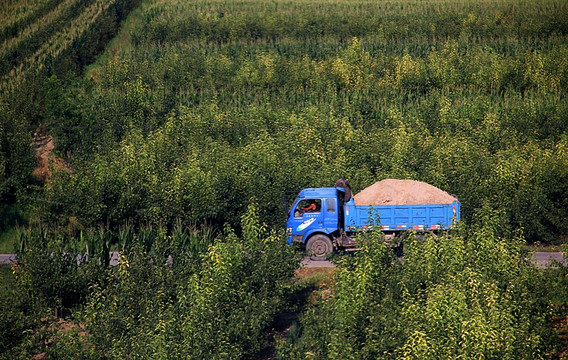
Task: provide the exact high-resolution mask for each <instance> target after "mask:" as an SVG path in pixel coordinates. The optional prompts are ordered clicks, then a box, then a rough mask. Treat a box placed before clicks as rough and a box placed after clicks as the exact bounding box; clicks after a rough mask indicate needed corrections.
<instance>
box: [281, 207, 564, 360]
mask: <svg viewBox="0 0 568 360" xmlns="http://www.w3.org/2000/svg"><path fill="white" fill-rule="evenodd" d="M480 216H481V218H482V219H481V222H482V223H483V225H482V226H481V227H479V228H477V229H473V228H467V229H460V231H458V232H452V233H451V234H445V235H443V236H438V237H433V236H429V235H427V236H426V237H425V238H424V239H422V238H420V239H418V237H417V238H415V237H414V236H410V237H408V238H406V239H405V240H406V243H405V245H406V246H405V256H404V260H401V259H399V258H397V257H396V256H394V255H393V253H392V250H390V249H389V248H388V247H386V246H385V243H384V239H383V238H382V236H380V235H379V234H378V233H368V234H364V235H363V236H362V238H361V239H359V241H360V243H361V245H362V246H361V251H360V252H359V253H357V254H356V255H354V256H353V257H343V258H342V259H341V261H340V265H339V268H338V271H337V273H336V276H335V277H334V280H335V282H334V287H333V288H332V290H331V293H330V292H327V293H325V296H323V293H322V294H320V295H319V296H317V297H316V299H317V301H315V303H314V305H313V306H312V307H310V308H309V309H308V310H307V311H306V312H305V313H304V314H302V317H301V318H300V323H299V324H298V325H297V327H296V330H295V331H294V336H292V337H289V338H288V339H286V340H282V341H280V343H279V346H278V348H279V356H280V358H282V359H305V358H315V359H377V358H385V359H456V358H468V359H470V358H489V359H496V358H504V359H544V358H563V357H562V356H563V355H562V351H563V350H562V349H563V346H565V344H564V345H563V344H562V341H559V339H558V338H556V336H555V333H554V325H553V324H554V322H553V321H552V319H553V318H554V317H555V316H557V314H558V313H559V312H560V313H562V310H561V308H560V307H559V306H558V303H559V301H560V303H562V301H565V300H566V290H565V289H566V287H565V286H566V267H564V268H562V269H561V270H547V271H544V272H543V270H540V269H537V268H535V267H534V266H531V265H530V264H529V259H528V258H527V254H526V253H525V252H524V251H523V250H522V244H523V241H520V242H519V241H518V239H517V241H511V240H510V239H505V238H501V237H499V236H498V234H497V232H496V230H497V231H498V227H499V222H500V219H499V216H496V214H495V213H493V212H492V211H491V210H488V209H486V211H484V213H483V214H480ZM463 230H465V231H463ZM545 284H550V285H552V286H548V285H545ZM560 299H563V300H560ZM554 304H556V305H554Z"/></svg>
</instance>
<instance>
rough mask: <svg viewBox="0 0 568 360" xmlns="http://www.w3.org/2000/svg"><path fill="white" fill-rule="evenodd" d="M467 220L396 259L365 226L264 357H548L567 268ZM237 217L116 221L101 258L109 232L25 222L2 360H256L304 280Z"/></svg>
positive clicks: (411, 237) (6, 301)
mask: <svg viewBox="0 0 568 360" xmlns="http://www.w3.org/2000/svg"><path fill="white" fill-rule="evenodd" d="M478 216H479V217H480V218H479V223H480V224H481V225H480V226H479V227H475V228H473V227H465V226H462V227H461V228H460V229H459V230H453V231H452V232H451V233H449V234H439V236H437V237H434V236H430V235H426V236H425V237H422V236H420V237H415V234H408V236H407V237H406V238H405V239H404V241H405V242H404V244H405V253H404V259H402V258H398V257H397V256H396V255H395V253H394V252H393V249H392V248H389V247H387V246H386V245H385V242H384V239H383V237H382V235H381V234H380V233H378V232H367V233H362V234H361V235H360V237H359V238H358V241H359V243H360V246H361V250H360V251H358V252H357V253H355V254H353V255H345V256H343V257H341V258H339V259H336V261H337V262H338V268H337V271H335V275H334V276H333V279H332V281H331V284H332V285H331V287H330V288H329V289H327V290H322V291H320V292H314V293H313V294H312V295H311V296H310V299H311V301H310V302H309V303H308V304H306V309H305V311H304V312H303V314H301V315H300V318H299V320H298V322H297V323H295V324H293V325H292V327H291V330H290V332H289V333H288V336H286V337H278V336H277V337H276V339H277V340H276V350H275V356H276V358H281V359H305V358H314V359H376V358H388V359H432V358H437V359H455V358H461V357H463V358H507V359H545V358H552V359H554V358H559V359H561V358H562V352H563V351H565V347H566V344H563V343H562V336H560V335H559V334H561V332H562V331H564V330H565V327H563V326H565V324H564V325H562V324H563V319H565V316H566V314H565V308H563V306H564V305H565V304H566V301H567V300H568V292H567V289H568V283H567V281H568V276H567V269H568V268H567V267H560V268H556V269H554V268H550V269H539V268H536V267H535V266H533V265H532V264H531V261H530V258H529V257H528V254H527V253H526V251H524V250H523V247H522V245H523V243H524V241H523V239H522V238H516V239H514V240H511V239H507V238H503V237H501V236H499V232H500V221H501V219H500V216H499V214H498V213H496V212H495V211H493V210H491V209H489V208H485V209H484V210H483V211H482V212H480V213H479V215H478ZM241 224H242V234H243V235H242V237H238V236H237V235H236V234H235V232H234V231H233V230H232V229H231V228H230V227H226V228H225V230H224V232H223V233H222V234H220V235H218V236H214V235H213V234H212V233H211V232H203V231H198V230H196V229H189V228H186V227H184V226H182V225H181V223H178V224H177V225H176V226H175V227H174V228H173V229H172V230H167V229H166V228H164V227H161V228H160V227H158V228H152V227H149V226H145V227H141V228H140V229H139V230H135V228H134V227H122V228H121V229H120V232H119V234H117V235H116V236H118V237H119V238H120V239H121V249H122V250H121V251H120V255H119V259H118V263H117V265H116V266H110V267H109V266H108V264H109V263H108V258H106V259H105V257H106V256H108V248H107V246H108V245H109V244H110V240H111V237H112V236H111V234H110V233H109V231H108V230H107V229H101V230H96V231H92V230H91V231H88V230H84V231H76V230H74V229H68V231H67V232H61V231H57V230H55V229H46V228H45V227H43V228H39V230H37V229H36V230H30V229H28V230H26V231H24V232H23V233H22V234H21V239H22V246H21V249H20V251H19V252H18V264H17V265H16V264H14V265H13V271H14V280H13V290H10V291H5V290H2V291H0V300H2V301H0V309H1V310H2V314H3V316H2V319H0V340H1V341H0V359H29V358H31V357H33V356H34V355H38V356H44V357H47V358H58V359H76V358H78V357H80V358H83V359H124V358H128V359H130V358H136V359H139V358H144V359H146V358H148V359H171V358H185V357H190V358H208V359H237V358H262V357H261V356H260V355H259V354H260V353H262V352H261V350H263V349H265V347H266V346H267V345H269V343H267V340H268V339H269V337H267V334H269V333H272V332H273V330H272V327H273V326H274V320H275V318H276V317H277V316H278V315H279V314H280V313H281V312H285V311H289V310H290V309H292V308H293V306H297V304H298V300H297V299H296V297H297V296H301V294H303V293H306V292H307V291H310V287H309V284H307V285H308V287H307V288H305V287H304V286H306V285H302V283H300V282H298V279H294V278H293V275H294V270H295V269H296V267H297V264H298V262H299V256H298V255H299V253H298V252H296V251H295V250H294V249H293V248H291V247H290V246H288V245H287V244H286V242H285V240H284V238H283V237H282V236H280V235H277V234H276V233H274V232H270V231H267V226H266V224H262V223H260V222H259V218H258V215H257V207H256V205H254V202H253V203H252V204H251V206H249V207H248V209H247V212H246V213H245V215H243V217H242V218H241ZM519 234H520V232H519ZM565 255H568V253H565ZM312 290H313V289H312ZM293 304H296V305H293ZM296 310H297V308H296ZM559 315H561V316H559ZM564 321H565V320H564ZM39 354H43V355H39Z"/></svg>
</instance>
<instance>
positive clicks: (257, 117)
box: [0, 0, 568, 243]
mask: <svg viewBox="0 0 568 360" xmlns="http://www.w3.org/2000/svg"><path fill="white" fill-rule="evenodd" d="M99 2H100V1H91V2H88V1H80V0H77V1H75V2H71V1H68V2H61V3H60V4H57V6H55V4H52V2H46V3H45V4H43V5H40V4H39V3H38V4H37V5H36V6H37V9H36V11H35V12H34V11H31V10H28V11H27V15H26V14H22V15H21V20H19V21H16V20H14V22H9V23H7V25H6V26H7V27H6V29H5V30H3V32H2V34H4V35H3V36H4V38H6V40H5V42H6V44H8V45H7V46H5V47H3V49H2V59H3V60H2V61H4V63H7V64H10V65H11V66H12V67H13V68H12V70H11V72H10V73H9V74H6V76H7V77H6V80H5V83H4V84H5V85H6V88H5V89H11V91H8V92H7V94H4V96H3V100H2V103H1V104H2V105H1V106H2V108H3V109H4V110H3V111H2V116H3V120H2V124H4V125H3V127H2V129H1V134H2V147H1V149H2V152H3V155H4V156H3V157H2V159H3V160H2V167H1V168H0V169H2V174H3V179H4V180H3V184H2V188H1V191H2V193H3V194H4V195H3V197H4V198H6V197H7V196H8V195H6V194H7V193H19V194H22V195H27V196H30V195H31V196H32V197H36V198H41V199H43V200H47V201H49V202H47V201H41V202H39V201H38V202H36V203H35V205H36V206H37V207H38V208H39V213H41V217H42V218H45V219H48V220H50V221H53V220H56V221H58V222H60V223H62V224H66V223H68V222H69V219H72V222H76V223H78V224H80V226H87V227H88V226H94V225H98V224H104V225H105V226H110V227H112V228H115V227H117V226H119V225H120V224H122V223H124V222H126V221H130V222H135V223H139V222H150V223H162V224H173V223H174V222H175V221H176V219H177V218H180V219H181V220H182V221H183V222H184V223H187V224H191V223H200V222H202V221H203V220H206V221H208V222H209V223H211V224H214V225H215V224H217V225H222V224H223V223H224V222H229V223H231V224H233V225H238V218H239V216H240V215H239V214H242V212H243V210H244V208H245V206H246V204H247V203H248V200H249V199H250V198H252V197H254V198H256V199H258V201H259V204H260V209H261V214H262V217H263V220H265V221H267V222H268V223H269V224H272V225H278V226H281V224H282V221H283V218H284V216H285V214H283V211H282V208H281V206H280V198H281V194H282V193H283V192H284V191H289V190H298V189H300V188H302V187H307V186H311V187H315V186H328V185H330V184H333V182H334V180H335V179H337V178H340V177H343V178H347V179H349V180H350V182H351V184H352V186H353V187H354V190H360V189H363V188H364V187H366V186H368V185H370V184H372V183H373V182H375V181H376V180H379V179H382V178H404V179H416V180H421V181H425V182H428V183H431V184H433V185H435V186H437V187H440V188H441V189H443V190H445V191H448V192H449V193H451V194H455V195H457V196H458V198H459V199H460V201H461V202H462V204H463V217H464V219H465V221H468V222H469V221H471V220H472V219H473V217H474V214H475V212H476V211H477V209H479V208H481V207H483V206H486V207H490V208H491V209H494V210H498V211H499V212H500V214H501V216H502V224H503V231H504V232H509V231H511V230H512V229H517V228H521V229H522V230H523V232H524V234H525V236H526V237H527V239H529V241H540V242H546V243H558V242H562V241H564V239H565V235H566V233H567V230H568V229H567V227H568V225H567V224H568V221H566V219H567V211H568V210H567V209H568V204H567V203H566V202H567V199H568V185H567V184H568V181H567V180H568V163H567V162H568V160H567V159H568V156H567V154H568V147H567V146H568V138H567V136H566V131H567V124H568V102H567V97H566V89H568V63H567V60H566V59H568V46H567V45H566V44H567V42H566V37H567V32H568V19H567V17H566V16H564V15H565V14H566V13H568V5H567V4H566V2H564V1H555V0H542V1H538V2H536V3H532V2H531V3H528V2H518V1H500V2H494V1H481V2H475V3H473V2H469V1H459V2H455V1H427V2H415V1H409V0H401V1H396V2H386V3H384V2H372V1H355V2H345V1H335V0H334V1H325V2H311V1H304V0H298V1H292V2H281V1H274V2H270V3H265V2H256V1H246V2H226V1H215V0H207V1H197V2H184V1H175V0H172V1H165V2H156V3H152V2H148V3H145V4H143V6H142V7H141V9H140V10H141V11H139V12H137V13H136V16H135V17H133V18H132V19H131V21H130V22H129V23H128V26H127V27H125V30H123V31H126V32H127V33H122V34H120V36H121V38H122V39H129V40H127V41H124V40H123V44H128V45H124V46H123V47H119V46H114V47H112V48H110V49H109V54H107V57H106V59H107V61H106V62H105V63H102V64H100V65H99V66H97V67H95V68H93V69H91V70H90V71H89V72H88V73H87V75H86V76H85V77H83V78H82V77H78V76H75V75H73V74H74V73H72V72H69V70H73V71H79V70H80V69H82V68H83V67H82V66H83V65H84V64H86V63H89V62H90V61H91V60H92V56H87V55H85V56H82V54H83V53H84V48H85V47H87V48H88V47H89V46H94V47H96V48H100V46H97V44H100V43H101V42H104V41H106V39H108V36H107V34H109V33H110V31H109V30H108V29H112V28H113V26H112V25H107V23H108V22H109V21H110V22H111V23H112V21H114V20H113V19H115V18H114V17H113V16H115V15H113V16H110V15H109V16H110V17H109V18H108V21H102V20H101V21H96V20H93V22H92V23H91V22H89V21H87V22H86V21H83V20H82V17H81V16H86V17H88V18H89V19H94V18H93V17H92V16H91V15H87V14H90V13H89V11H91V10H90V9H95V8H96V9H98V10H97V11H99V12H101V14H104V11H106V10H105V9H113V10H112V11H111V10H108V11H111V13H112V14H120V12H121V11H122V10H121V9H123V8H129V7H130V6H132V5H133V3H129V4H126V3H124V2H121V1H118V0H117V1H115V2H108V1H106V2H105V1H103V2H102V3H101V4H99ZM83 3H84V4H83ZM103 5H104V6H103ZM51 7H53V10H52V11H50V12H48V9H49V8H51ZM73 7H76V8H81V9H82V12H80V15H79V16H77V17H72V14H74V12H73V11H72V10H71V9H72V8H73ZM66 9H67V10H66ZM5 11H6V12H8V10H5ZM12 11H16V10H12ZM93 11H94V10H93ZM44 13H45V15H44V16H43V18H42V19H45V20H44V21H36V22H33V18H34V15H33V14H37V15H36V16H37V17H38V18H39V17H40V16H41V15H43V14H44ZM81 14H82V15H81ZM4 16H8V14H6V15H4ZM101 16H103V15H101ZM50 19H53V20H50ZM58 19H59V20H58ZM48 20H49V21H48ZM62 22H63V23H64V24H65V26H63V25H62ZM28 23H29V25H28V26H27V27H24V25H25V24H28ZM18 24H21V25H20V27H21V28H22V29H21V30H20V31H16V30H11V29H12V28H13V27H16V28H17V27H18ZM68 24H75V25H73V26H72V27H71V28H69V29H68V28H67V25H68ZM91 24H92V25H91ZM10 26H11V27H10ZM58 26H59V27H58ZM107 26H108V28H107ZM63 28H65V29H66V30H65V31H63V30H62V29H63ZM62 31H63V32H62ZM48 34H53V35H52V36H55V37H56V38H57V41H51V40H49V38H48V37H47V35H48ZM67 37H69V39H70V40H69V41H67V40H66V39H67ZM33 39H36V40H37V41H40V40H43V41H44V42H40V43H37V46H36V45H34V44H36V42H37V41H35V40H34V41H32V40H33ZM73 39H75V40H73ZM93 39H96V40H93ZM83 40H86V42H84V41H83ZM26 44H27V45H26ZM20 47H22V49H25V51H22V50H20ZM122 48H124V49H128V50H123V51H122V50H121V49H122ZM66 49H70V50H69V51H67V50H66ZM66 51H67V52H66ZM85 51H86V54H93V53H94V52H93V51H90V50H88V49H87V50H85ZM34 61H35V62H34ZM68 63H70V64H71V65H69V66H64V65H63V64H68ZM34 64H35V65H34ZM55 65H57V66H55ZM2 68H3V69H8V68H9V67H2ZM28 68H29V69H35V70H33V71H31V74H34V75H30V76H31V78H32V80H28V81H31V82H32V85H33V86H32V87H31V88H30V86H28V84H27V83H25V82H24V83H22V82H21V81H20V80H18V79H20V78H19V76H20V74H25V73H26V71H27V69H28ZM79 72H80V71H79ZM79 72H76V73H77V74H78V73H79ZM22 76H23V75H22ZM3 86H4V85H3ZM13 87H15V88H16V89H15V90H12V89H13ZM3 88H4V87H3ZM36 131H37V132H43V133H45V135H49V136H52V137H53V139H54V143H55V150H54V155H53V156H54V157H59V158H61V159H63V160H64V161H65V162H66V163H67V164H68V169H66V167H65V166H59V167H57V166H53V169H52V172H53V174H52V176H51V177H50V180H49V182H48V183H47V184H44V185H41V184H37V182H34V180H33V179H30V178H29V175H28V174H29V173H30V172H31V168H32V167H33V166H34V163H33V159H32V156H31V150H30V149H29V142H30V139H31V135H32V134H33V133H34V132H36ZM58 169H59V171H58ZM34 184H35V185H34ZM32 185H33V186H32ZM37 185H39V186H37ZM33 189H37V190H33ZM22 199H23V198H22ZM22 201H25V200H22ZM28 202H29V201H28Z"/></svg>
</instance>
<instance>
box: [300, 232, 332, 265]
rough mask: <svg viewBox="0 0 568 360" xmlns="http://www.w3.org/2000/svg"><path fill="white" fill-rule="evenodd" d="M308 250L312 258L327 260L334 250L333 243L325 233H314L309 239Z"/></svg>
mask: <svg viewBox="0 0 568 360" xmlns="http://www.w3.org/2000/svg"><path fill="white" fill-rule="evenodd" d="M306 251H307V252H308V256H309V257H310V259H312V260H325V259H326V257H327V255H329V254H331V252H332V251H333V244H332V243H331V240H330V239H329V238H328V237H327V236H325V235H314V236H312V237H311V238H310V239H309V240H308V243H307V244H306Z"/></svg>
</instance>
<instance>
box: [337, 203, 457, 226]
mask: <svg viewBox="0 0 568 360" xmlns="http://www.w3.org/2000/svg"><path fill="white" fill-rule="evenodd" d="M344 211H345V229H346V230H347V231H357V230H361V229H367V228H369V227H376V226H380V229H381V230H383V231H403V230H416V231H426V230H438V229H449V228H451V227H452V226H453V225H454V224H455V220H456V219H459V218H460V203H459V201H457V200H456V201H454V202H453V203H451V204H424V205H372V206H367V205H364V206H356V205H355V202H354V201H353V199H351V200H349V202H347V203H346V204H345V205H344Z"/></svg>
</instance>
